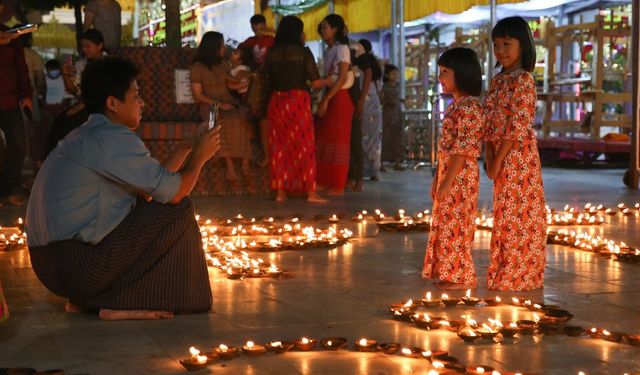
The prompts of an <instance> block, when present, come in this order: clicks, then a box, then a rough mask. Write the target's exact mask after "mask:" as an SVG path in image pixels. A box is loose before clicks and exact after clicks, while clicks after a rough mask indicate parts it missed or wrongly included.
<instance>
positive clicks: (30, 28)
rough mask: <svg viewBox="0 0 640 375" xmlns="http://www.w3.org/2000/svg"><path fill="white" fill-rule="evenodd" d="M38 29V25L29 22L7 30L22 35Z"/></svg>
mask: <svg viewBox="0 0 640 375" xmlns="http://www.w3.org/2000/svg"><path fill="white" fill-rule="evenodd" d="M36 30H38V25H34V24H32V23H30V24H27V25H24V26H20V27H14V28H12V29H9V30H7V31H5V32H7V33H12V34H18V35H22V34H28V33H32V32H34V31H36Z"/></svg>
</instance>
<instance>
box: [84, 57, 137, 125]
mask: <svg viewBox="0 0 640 375" xmlns="http://www.w3.org/2000/svg"><path fill="white" fill-rule="evenodd" d="M137 75H138V68H136V66H135V65H134V64H133V62H131V60H127V59H124V58H121V57H105V58H104V59H100V60H96V61H92V62H90V63H89V64H87V67H86V68H85V69H84V70H83V71H82V78H81V79H80V86H81V91H82V101H83V103H84V105H85V107H86V109H87V112H88V113H89V114H92V113H104V109H105V106H106V104H107V98H108V97H110V96H114V97H116V98H118V100H120V101H124V100H125V97H126V94H127V91H129V89H130V88H131V83H132V82H133V80H134V79H135V78H136V76H137Z"/></svg>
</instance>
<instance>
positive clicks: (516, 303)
mask: <svg viewBox="0 0 640 375" xmlns="http://www.w3.org/2000/svg"><path fill="white" fill-rule="evenodd" d="M511 304H512V305H513V306H516V307H522V306H524V302H523V301H521V300H520V299H519V298H516V297H513V298H511Z"/></svg>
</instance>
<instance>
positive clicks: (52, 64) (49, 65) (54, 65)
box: [44, 59, 60, 69]
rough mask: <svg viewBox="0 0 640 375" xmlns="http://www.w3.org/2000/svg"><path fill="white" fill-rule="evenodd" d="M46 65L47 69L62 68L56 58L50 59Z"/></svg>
mask: <svg viewBox="0 0 640 375" xmlns="http://www.w3.org/2000/svg"><path fill="white" fill-rule="evenodd" d="M44 67H45V68H47V69H60V62H59V61H58V60H56V59H52V60H48V61H47V63H46V64H44Z"/></svg>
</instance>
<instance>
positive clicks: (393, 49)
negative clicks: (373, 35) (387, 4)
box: [389, 0, 398, 65]
mask: <svg viewBox="0 0 640 375" xmlns="http://www.w3.org/2000/svg"><path fill="white" fill-rule="evenodd" d="M397 11H398V4H397V0H391V43H390V44H389V54H390V55H391V56H390V59H389V60H391V63H392V64H394V65H398V29H397V27H396V26H397V25H398V12H397Z"/></svg>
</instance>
